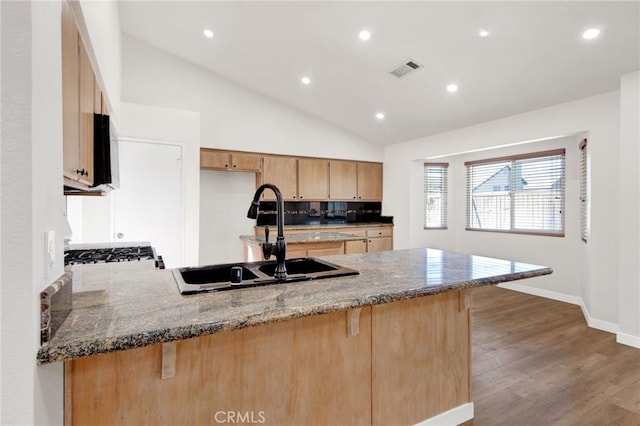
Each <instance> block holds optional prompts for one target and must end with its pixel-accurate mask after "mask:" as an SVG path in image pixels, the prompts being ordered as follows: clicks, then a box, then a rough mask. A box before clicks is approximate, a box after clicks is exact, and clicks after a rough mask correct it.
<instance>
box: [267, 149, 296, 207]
mask: <svg viewBox="0 0 640 426" xmlns="http://www.w3.org/2000/svg"><path fill="white" fill-rule="evenodd" d="M262 183H263V184H265V183H270V184H273V185H275V186H277V187H278V189H279V190H280V192H282V196H283V197H284V199H285V200H297V199H298V160H297V159H296V158H292V157H269V156H265V157H264V159H263V163H262ZM262 199H263V200H275V199H276V196H275V194H274V193H273V192H272V191H269V190H267V191H264V192H263V193H262Z"/></svg>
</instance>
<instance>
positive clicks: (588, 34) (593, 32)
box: [582, 28, 600, 40]
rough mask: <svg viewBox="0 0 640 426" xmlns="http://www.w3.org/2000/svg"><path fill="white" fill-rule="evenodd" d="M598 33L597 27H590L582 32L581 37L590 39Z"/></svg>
mask: <svg viewBox="0 0 640 426" xmlns="http://www.w3.org/2000/svg"><path fill="white" fill-rule="evenodd" d="M599 35H600V30H599V29H597V28H591V29H588V30H587V31H585V32H583V33H582V38H584V39H586V40H591V39H594V38H596V37H598V36H599Z"/></svg>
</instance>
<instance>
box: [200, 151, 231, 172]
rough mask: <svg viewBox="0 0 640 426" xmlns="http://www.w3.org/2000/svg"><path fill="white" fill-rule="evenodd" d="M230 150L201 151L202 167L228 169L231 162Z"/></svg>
mask: <svg viewBox="0 0 640 426" xmlns="http://www.w3.org/2000/svg"><path fill="white" fill-rule="evenodd" d="M230 157H231V156H230V155H229V153H228V152H219V151H204V150H201V151H200V168H202V169H222V170H227V169H228V168H229V164H230V162H231V161H230V160H231V158H230Z"/></svg>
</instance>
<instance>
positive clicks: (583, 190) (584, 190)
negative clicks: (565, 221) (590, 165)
mask: <svg viewBox="0 0 640 426" xmlns="http://www.w3.org/2000/svg"><path fill="white" fill-rule="evenodd" d="M587 177H588V174H587V140H586V139H584V140H583V141H582V142H580V237H581V238H582V241H584V242H585V243H586V242H587V240H588V239H589V199H588V184H587Z"/></svg>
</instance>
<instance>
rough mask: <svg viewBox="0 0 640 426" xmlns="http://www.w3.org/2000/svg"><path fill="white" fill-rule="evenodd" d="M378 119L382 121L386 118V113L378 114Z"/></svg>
mask: <svg viewBox="0 0 640 426" xmlns="http://www.w3.org/2000/svg"><path fill="white" fill-rule="evenodd" d="M376 118H377V119H378V120H382V119H383V118H384V113H382V112H379V113H377V114H376Z"/></svg>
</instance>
